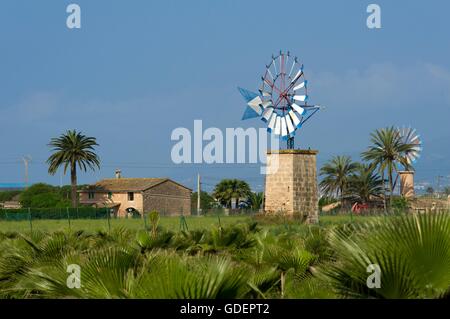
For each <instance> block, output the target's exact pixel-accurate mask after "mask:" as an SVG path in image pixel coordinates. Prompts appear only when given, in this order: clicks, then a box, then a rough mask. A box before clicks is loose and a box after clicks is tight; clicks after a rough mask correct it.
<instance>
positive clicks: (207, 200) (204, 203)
mask: <svg viewBox="0 0 450 319" xmlns="http://www.w3.org/2000/svg"><path fill="white" fill-rule="evenodd" d="M213 205H214V198H213V197H212V196H211V195H209V194H208V193H207V192H204V191H202V192H201V196H200V208H201V209H211V208H212V207H213ZM191 208H192V209H193V210H196V209H197V192H193V193H192V195H191Z"/></svg>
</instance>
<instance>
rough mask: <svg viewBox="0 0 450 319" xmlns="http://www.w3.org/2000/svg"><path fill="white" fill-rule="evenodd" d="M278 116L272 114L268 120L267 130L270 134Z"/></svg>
mask: <svg viewBox="0 0 450 319" xmlns="http://www.w3.org/2000/svg"><path fill="white" fill-rule="evenodd" d="M277 117H278V115H277V114H276V113H272V117H271V118H270V120H269V125H268V126H267V127H268V130H269V132H272V131H273V130H274V128H275V123H276V122H277Z"/></svg>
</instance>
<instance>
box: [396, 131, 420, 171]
mask: <svg viewBox="0 0 450 319" xmlns="http://www.w3.org/2000/svg"><path fill="white" fill-rule="evenodd" d="M397 131H398V133H399V135H400V139H401V141H402V142H403V143H404V144H410V145H412V147H411V150H409V151H408V152H406V153H405V158H406V161H407V163H408V165H412V164H413V163H415V162H416V160H417V159H418V158H419V157H420V153H421V152H422V141H421V140H420V135H419V134H417V131H416V129H413V128H411V127H402V128H397Z"/></svg>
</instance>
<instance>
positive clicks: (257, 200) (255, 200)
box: [248, 192, 264, 210]
mask: <svg viewBox="0 0 450 319" xmlns="http://www.w3.org/2000/svg"><path fill="white" fill-rule="evenodd" d="M248 201H249V204H250V207H251V209H253V210H259V209H261V208H262V205H263V202H264V193H263V192H259V193H255V192H251V193H250V196H249V198H248Z"/></svg>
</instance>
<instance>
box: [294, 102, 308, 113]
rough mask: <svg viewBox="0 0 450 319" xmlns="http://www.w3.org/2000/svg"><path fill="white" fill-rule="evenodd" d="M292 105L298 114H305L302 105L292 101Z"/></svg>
mask: <svg viewBox="0 0 450 319" xmlns="http://www.w3.org/2000/svg"><path fill="white" fill-rule="evenodd" d="M291 106H292V108H293V109H294V110H295V111H296V112H297V113H298V114H300V115H303V114H305V109H304V108H303V107H301V106H299V105H297V104H295V103H292V105H291Z"/></svg>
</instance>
